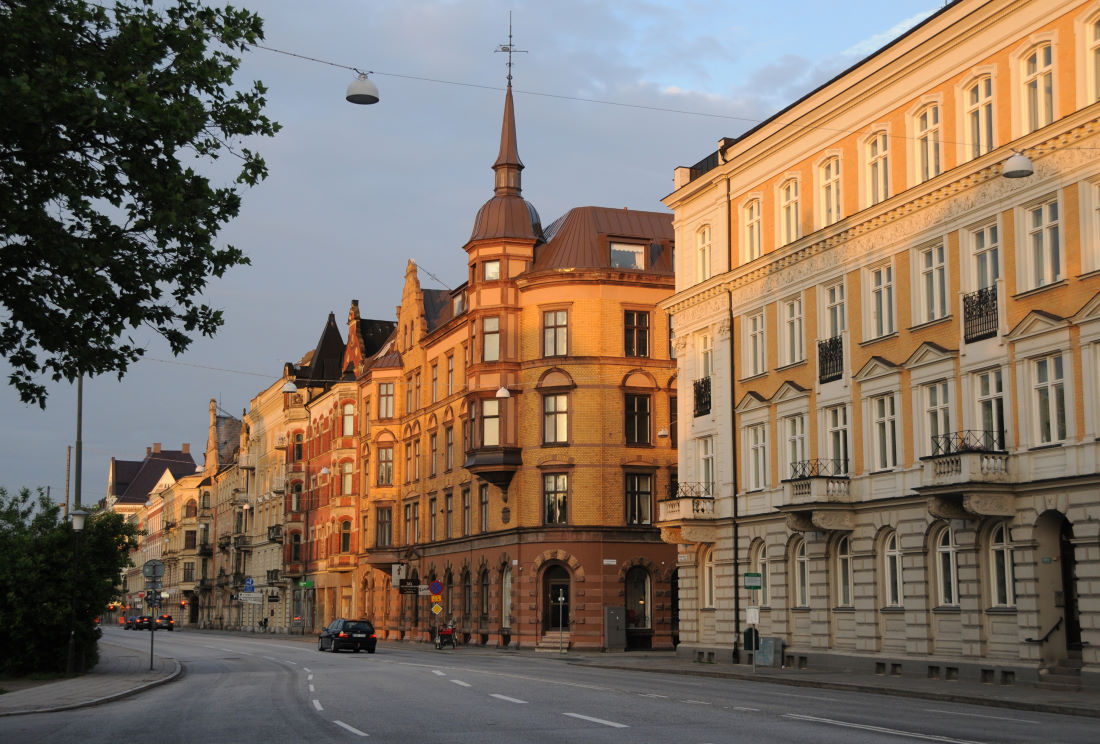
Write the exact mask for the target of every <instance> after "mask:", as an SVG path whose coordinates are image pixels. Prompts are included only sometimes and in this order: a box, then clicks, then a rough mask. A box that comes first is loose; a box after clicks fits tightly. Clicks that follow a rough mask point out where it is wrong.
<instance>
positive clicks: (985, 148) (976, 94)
mask: <svg viewBox="0 0 1100 744" xmlns="http://www.w3.org/2000/svg"><path fill="white" fill-rule="evenodd" d="M966 126H967V131H968V133H969V136H970V157H971V158H976V157H979V156H981V155H985V154H986V153H987V152H989V151H990V150H992V149H993V78H992V77H989V76H986V77H983V78H981V79H980V80H977V81H975V82H974V83H973V84H972V85H970V86H969V87H968V88H967V89H966Z"/></svg>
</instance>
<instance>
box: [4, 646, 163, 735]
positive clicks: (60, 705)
mask: <svg viewBox="0 0 1100 744" xmlns="http://www.w3.org/2000/svg"><path fill="white" fill-rule="evenodd" d="M182 672H183V667H182V666H180V663H179V662H178V661H176V660H175V659H171V658H166V657H163V656H154V657H153V669H152V670H150V669H149V652H148V651H144V652H142V651H134V650H131V649H128V648H124V647H122V646H116V645H114V644H111V643H108V642H106V641H103V640H100V641H99V663H98V664H96V667H95V669H93V670H92V671H91V672H89V673H87V674H84V675H81V676H79V677H73V678H71V679H62V680H58V681H56V682H48V683H46V684H41V685H36V686H34V687H28V688H25V689H22V690H15V691H13V692H9V693H6V694H4V695H0V716H14V715H19V714H22V713H49V712H52V711H58V710H70V709H72V708H83V707H86V706H89V705H99V704H100V703H106V702H109V701H111V700H118V699H119V698H123V697H126V696H128V695H134V694H136V693H139V692H141V691H142V690H147V689H149V688H150V687H155V686H156V685H161V684H164V683H165V682H170V681H172V680H173V679H175V678H176V677H178V676H179V675H180V674H181V673H182Z"/></svg>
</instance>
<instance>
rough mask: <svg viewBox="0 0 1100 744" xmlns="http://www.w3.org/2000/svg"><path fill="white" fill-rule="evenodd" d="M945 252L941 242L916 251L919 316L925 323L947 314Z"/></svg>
mask: <svg viewBox="0 0 1100 744" xmlns="http://www.w3.org/2000/svg"><path fill="white" fill-rule="evenodd" d="M946 253H947V249H946V248H944V245H943V243H940V244H938V245H933V246H929V247H927V248H924V249H921V250H920V251H919V252H918V258H917V267H918V270H919V271H920V284H919V286H920V289H919V297H920V318H921V320H922V322H925V323H927V322H930V321H933V320H938V319H940V318H943V317H946V316H947V261H946Z"/></svg>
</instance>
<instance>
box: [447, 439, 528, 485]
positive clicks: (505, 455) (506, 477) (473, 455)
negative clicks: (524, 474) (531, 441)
mask: <svg viewBox="0 0 1100 744" xmlns="http://www.w3.org/2000/svg"><path fill="white" fill-rule="evenodd" d="M522 464H523V450H522V449H520V448H519V447H478V448H476V449H472V450H469V451H467V452H466V461H465V462H464V463H463V464H462V467H464V468H466V469H467V470H469V471H470V472H471V473H473V474H474V475H475V476H477V477H478V478H481V479H482V480H485V481H488V482H490V483H492V484H493V485H494V486H496V487H497V488H499V489H500V490H502V491H507V490H508V484H509V483H511V482H512V476H513V475H515V473H516V470H517V469H519V467H520V466H521V465H522Z"/></svg>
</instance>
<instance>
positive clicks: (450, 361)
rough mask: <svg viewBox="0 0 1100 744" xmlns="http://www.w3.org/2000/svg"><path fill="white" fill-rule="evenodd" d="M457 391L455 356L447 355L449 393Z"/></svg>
mask: <svg viewBox="0 0 1100 744" xmlns="http://www.w3.org/2000/svg"><path fill="white" fill-rule="evenodd" d="M454 391H455V358H454V356H449V357H447V395H450V394H451V393H453V392H454Z"/></svg>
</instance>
